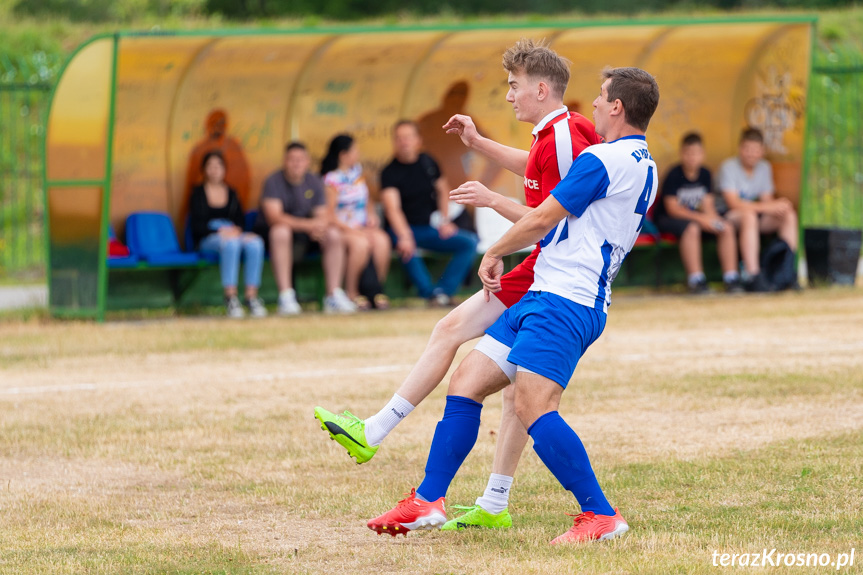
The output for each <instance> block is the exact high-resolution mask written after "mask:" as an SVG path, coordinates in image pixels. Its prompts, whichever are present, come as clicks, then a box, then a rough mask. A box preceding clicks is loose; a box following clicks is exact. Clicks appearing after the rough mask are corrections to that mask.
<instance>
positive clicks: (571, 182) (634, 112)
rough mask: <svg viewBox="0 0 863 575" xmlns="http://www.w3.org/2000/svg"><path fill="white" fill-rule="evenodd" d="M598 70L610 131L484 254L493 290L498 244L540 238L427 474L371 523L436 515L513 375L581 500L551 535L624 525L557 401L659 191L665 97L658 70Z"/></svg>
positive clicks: (529, 416)
mask: <svg viewBox="0 0 863 575" xmlns="http://www.w3.org/2000/svg"><path fill="white" fill-rule="evenodd" d="M603 78H604V81H603V83H602V86H601V89H600V95H599V96H598V97H597V98H596V100H594V102H593V107H594V114H593V117H594V122H595V124H596V132H597V134H599V135H600V136H602V137H603V139H604V140H605V142H606V143H602V144H597V145H593V146H590V147H588V148H586V149H585V150H584V151H583V152H582V153H581V155H579V157H578V158H577V159H576V161H575V162H574V163H573V165H572V168H571V169H570V171H569V173H568V174H567V175H566V177H565V178H564V179H563V180H562V181H561V182H560V184H559V185H558V186H557V187H556V188H555V189H554V190H553V191H552V193H551V196H549V197H548V198H547V199H546V200H545V201H544V202H543V203H542V204H541V205H540V206H539V207H538V208H537V209H535V210H533V211H532V212H530V213H529V214H527V215H525V216H524V217H523V218H521V219H520V220H519V221H518V222H517V223H516V224H515V225H514V226H513V227H512V228H511V229H510V230H509V231H508V232H507V233H506V234H505V235H504V236H503V237H502V238H501V239H500V240H499V241H498V242H497V243H496V244H495V245H493V246H492V247H491V248H490V249H489V250H488V251H487V252H486V254H485V257H484V258H483V261H482V263H481V264H480V272H479V273H480V279H481V280H482V282H483V287H484V289H485V290H486V291H487V292H489V293H495V292H497V291H499V290H500V289H501V287H500V285H501V283H500V279H501V276H502V274H503V263H502V258H503V256H505V255H508V254H510V253H513V252H515V251H517V250H519V249H522V248H524V247H525V246H528V245H530V244H532V243H535V242H537V241H539V242H540V246H541V249H540V253H539V257H538V258H537V262H536V266H535V268H534V274H535V279H534V283H533V285H532V286H531V288H530V291H529V292H528V294H527V295H525V296H524V298H522V300H521V301H519V302H518V303H517V304H515V305H514V306H512V307H511V308H509V309H508V310H507V311H506V312H504V314H503V315H502V316H501V317H500V319H498V320H497V321H496V322H495V323H494V325H492V326H491V327H490V328H489V329H488V330H487V331H486V335H485V337H483V339H482V340H480V342H479V343H478V344H477V346H476V348H475V349H474V350H473V351H472V352H471V353H470V354H469V355H468V356H467V357H466V358H465V360H464V361H463V362H462V364H461V365H460V366H459V368H458V370H457V371H456V373H455V374H454V375H453V377H452V379H451V381H450V385H449V391H448V395H447V404H446V409H445V411H444V416H443V419H442V420H441V421H440V422H439V423H438V425H437V428H436V430H435V434H434V439H433V441H432V446H431V450H430V452H429V458H428V462H427V464H426V474H425V478H424V479H423V481H422V483H421V484H420V486H419V487H418V488H416V490H415V491H414V492H412V494H411V496H410V497H408V498H407V499H404V500H402V501H401V502H399V504H398V505H397V506H396V507H395V508H394V509H392V510H391V511H389V512H387V513H385V514H383V515H381V516H380V517H376V518H374V519H372V520H370V521H369V522H368V526H369V528H370V529H373V530H375V531H377V532H379V533H381V532H389V530H391V529H392V528H393V527H394V526H395V525H398V524H401V525H405V524H406V523H407V524H410V525H411V529H415V528H423V527H424V526H425V525H436V524H437V522H438V521H439V517H437V515H439V514H440V509H442V501H443V498H444V497H445V495H446V491H447V489H448V488H449V485H450V483H451V482H452V479H453V478H454V477H455V474H456V472H457V471H458V468H459V467H460V466H461V464H462V463H463V462H464V459H465V458H466V457H467V455H468V453H469V452H470V451H471V449H472V448H473V445H474V443H475V442H476V438H477V434H478V431H479V423H480V412H481V410H482V402H483V400H484V399H485V398H486V397H488V396H489V395H491V394H493V393H496V392H498V391H500V390H501V389H503V388H505V387H506V386H508V385H510V384H514V386H515V398H516V399H515V410H516V414H517V415H518V418H519V419H520V420H521V422H522V423H523V424H524V426H525V427H526V428H527V430H528V434H529V435H530V437H532V438H533V440H534V446H533V447H534V450H535V451H536V453H537V455H538V456H539V458H540V459H541V460H542V461H543V463H544V464H545V465H546V466H547V467H548V468H549V470H550V471H551V472H552V474H553V475H554V476H555V477H556V478H557V479H558V481H560V483H561V485H563V487H564V488H565V489H566V490H568V491H570V492H571V493H572V494H573V495H574V496H575V498H576V500H577V501H578V504H579V505H580V507H581V513H580V514H578V515H577V516H576V517H575V521H574V525H573V527H572V528H571V529H570V530H568V531H566V532H565V533H563V534H562V535H560V536H559V537H557V538H555V539H554V540H553V541H552V543H554V544H557V543H564V542H573V541H589V540H596V539H598V540H603V539H611V538H613V537H617V536H620V535H622V534H623V533H625V532H626V531H627V530H628V529H629V526H628V525H627V523H626V521H625V520H624V519H623V517H622V516H621V515H620V513H619V512H618V511H617V509H615V508H613V507H612V506H611V504H610V503H609V502H608V499H607V498H606V496H605V494H604V493H603V491H602V489H601V487H600V486H599V482H598V481H597V479H596V476H595V474H594V473H593V469H592V467H591V465H590V460H589V459H588V457H587V452H586V451H585V449H584V446H583V445H582V443H581V440H580V439H579V438H578V436H577V435H576V433H575V432H574V431H573V430H572V428H570V427H569V426H568V425H567V424H566V422H565V421H564V420H563V418H562V417H561V416H560V414H559V413H558V411H557V410H558V406H559V404H560V398H561V395H562V393H563V390H564V389H565V388H566V386H567V383H568V382H569V380H570V378H571V377H572V374H573V373H574V371H575V367H576V365H577V363H578V360H579V359H580V358H581V356H582V355H583V354H584V352H585V351H586V350H587V348H588V347H589V346H590V344H592V343H593V342H594V341H596V339H597V338H598V337H599V336H600V334H601V333H602V331H603V329H604V328H605V322H606V314H607V312H608V306H609V305H610V303H611V284H612V282H613V281H614V278H615V276H616V275H617V272H618V271H619V269H620V265H621V264H622V263H623V260H624V258H625V257H626V255H627V254H628V253H629V252H630V250H632V247H633V245H634V244H635V240H636V238H637V237H638V232H639V231H640V230H641V227H642V225H643V223H644V218H645V214H646V213H647V210H648V209H649V208H650V206H651V205H652V204H653V201H654V200H655V198H656V191H657V170H656V164H655V163H654V161H653V158H652V157H651V156H650V153H649V152H648V149H647V143H646V140H645V131H646V130H647V126H648V124H649V122H650V119H651V117H652V116H653V113H654V112H655V111H656V107H657V105H658V103H659V88H658V86H657V85H656V81H655V80H654V79H653V77H652V76H651V75H650V74H648V73H647V72H645V71H644V70H640V69H638V68H614V69H607V70H605V71H604V72H603Z"/></svg>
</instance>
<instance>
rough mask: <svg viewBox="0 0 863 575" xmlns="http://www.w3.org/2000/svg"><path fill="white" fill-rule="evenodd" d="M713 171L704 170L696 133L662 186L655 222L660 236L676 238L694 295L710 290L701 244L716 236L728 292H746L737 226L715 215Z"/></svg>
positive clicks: (683, 143) (684, 142) (687, 138)
mask: <svg viewBox="0 0 863 575" xmlns="http://www.w3.org/2000/svg"><path fill="white" fill-rule="evenodd" d="M712 186H713V182H712V178H711V175H710V171H709V170H708V169H707V168H705V167H704V145H703V143H702V140H701V136H700V135H699V134H697V133H695V132H692V133H689V134H686V135H685V136H684V137H683V140H682V141H681V144H680V164H678V165H676V166H674V167H673V168H671V171H669V172H668V175H667V176H665V181H664V182H663V183H662V193H661V196H660V201H659V202H658V203H657V208H656V214H655V215H654V222H655V223H656V227H657V228H658V229H659V231H660V232H663V233H668V234H672V235H674V237H676V238H677V239H678V241H679V242H680V243H679V246H680V258H681V260H683V267H684V268H685V269H686V275H687V285H688V287H689V291H690V292H691V293H705V292H707V291H708V290H709V288H708V286H707V278H706V277H705V275H704V263H703V261H702V255H701V240H702V237H704V236H715V237H716V240H717V252H718V255H719V263H720V265H721V266H722V279H723V281H724V282H725V287H726V290H728V291H729V292H740V291H743V287H742V285H741V283H740V276H739V275H738V271H737V265H738V264H737V240H736V237H735V233H734V226H733V225H731V223H730V222H728V221H727V220H725V219H724V218H722V217H721V216H720V215H719V213H718V212H717V211H716V205H715V202H714V198H713V194H712V193H711V189H712Z"/></svg>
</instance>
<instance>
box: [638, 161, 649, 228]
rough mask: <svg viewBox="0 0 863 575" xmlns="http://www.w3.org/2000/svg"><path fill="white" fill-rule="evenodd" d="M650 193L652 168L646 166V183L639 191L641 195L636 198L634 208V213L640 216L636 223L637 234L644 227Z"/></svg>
mask: <svg viewBox="0 0 863 575" xmlns="http://www.w3.org/2000/svg"><path fill="white" fill-rule="evenodd" d="M651 192H653V166H647V181H646V182H644V189H643V190H641V195H640V196H638V205H636V206H635V213H636V214H638V215H639V216H641V221H640V222H639V223H638V232H639V233H640V232H641V228H642V227H644V220H645V219H646V218H647V209H648V208H649V207H650V193H651Z"/></svg>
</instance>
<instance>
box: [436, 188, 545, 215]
mask: <svg viewBox="0 0 863 575" xmlns="http://www.w3.org/2000/svg"><path fill="white" fill-rule="evenodd" d="M449 199H451V200H452V201H454V202H455V203H457V204H462V205H466V206H474V207H476V208H491V209H493V210H494V211H496V212H497V213H499V214H500V215H502V216H503V217H505V218H506V219H508V220H509V221H511V222H513V223H515V222H517V221H518V220H520V219H521V218H522V217H523V216H524V215H525V214H527V213H528V212H530V210H531V209H532V208H529V207H527V206H524V205H522V204H519V203H518V202H514V201H512V200H510V199H509V198H507V197H505V196H503V195H501V194H498V193H497V192H493V191H491V190H489V189H488V188H487V187H485V186H484V185H483V184H482V183H480V182H476V181H471V182H465V183H463V184H462V185H460V186H459V187H457V188H456V189H454V190H452V191H451V192H450V193H449Z"/></svg>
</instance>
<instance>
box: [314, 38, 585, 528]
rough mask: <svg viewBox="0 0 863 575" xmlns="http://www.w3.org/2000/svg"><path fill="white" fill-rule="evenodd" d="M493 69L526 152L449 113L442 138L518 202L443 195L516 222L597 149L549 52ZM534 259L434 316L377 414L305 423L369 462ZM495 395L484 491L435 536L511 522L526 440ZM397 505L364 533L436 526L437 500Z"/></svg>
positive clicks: (320, 413) (323, 415)
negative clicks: (504, 82) (505, 181)
mask: <svg viewBox="0 0 863 575" xmlns="http://www.w3.org/2000/svg"><path fill="white" fill-rule="evenodd" d="M503 67H504V69H505V70H506V71H507V72H508V73H509V77H508V83H509V91H508V92H507V96H506V99H507V101H508V102H509V103H510V104H512V107H513V112H514V113H515V117H516V119H518V120H519V121H522V122H527V123H530V124H533V125H534V129H533V142H532V144H531V148H530V151H529V152H526V151H524V150H520V149H518V148H513V147H509V146H505V145H503V144H500V143H498V142H495V141H493V140H491V139H489V138H485V137H483V136H481V135H480V134H479V133H478V131H477V129H476V126H475V124H474V122H473V120H472V119H471V118H470V117H469V116H465V115H461V114H457V115H455V116H453V117H452V118H450V120H449V121H448V122H447V123H446V124H445V125H444V126H443V128H444V129H445V130H446V131H447V133H450V134H457V135H458V136H459V137H460V138H461V140H462V142H463V143H464V144H465V145H466V146H467V147H468V148H471V149H473V150H476V151H477V152H479V153H481V154H483V155H484V156H486V157H487V158H489V159H490V160H492V161H494V162H497V163H498V164H499V165H501V166H502V167H504V168H506V169H507V170H509V171H511V172H513V173H515V174H517V175H519V176H524V194H525V200H526V205H521V204H518V203H516V202H513V201H511V200H509V199H507V198H506V197H504V196H502V195H500V194H497V193H495V192H493V191H491V190H489V189H488V188H487V187H485V186H484V185H483V184H481V183H480V182H475V181H473V182H466V183H464V184H462V185H461V186H459V187H458V188H457V189H455V190H453V191H452V192H450V198H451V199H452V200H454V201H456V202H458V203H461V204H465V205H472V206H476V207H489V208H492V209H494V210H495V211H496V212H498V213H499V214H500V215H502V216H503V217H505V218H507V219H508V220H510V221H512V222H516V221H518V220H519V219H520V218H521V217H522V216H524V215H525V214H526V213H528V212H529V211H530V210H532V209H533V208H536V207H537V206H538V205H539V204H540V203H541V202H542V201H543V200H544V199H545V198H546V197H547V196H548V195H549V192H551V190H552V189H553V188H554V187H555V186H556V185H557V184H558V183H560V181H561V179H563V177H564V176H565V175H566V174H567V172H568V171H569V168H570V166H571V165H572V162H573V160H574V159H575V158H576V157H577V156H578V154H580V153H581V151H582V150H584V149H585V148H586V147H588V146H591V145H593V144H597V143H599V142H600V138H599V136H597V134H596V132H595V130H594V126H593V124H592V123H591V122H590V120H588V119H587V118H585V117H584V116H582V115H580V114H577V113H574V112H569V111H568V110H567V109H566V107H565V106H564V105H563V97H564V93H565V91H566V86H567V83H568V81H569V68H568V65H567V62H566V61H565V60H564V59H563V58H561V57H560V56H558V55H557V54H556V53H555V52H554V51H552V50H550V49H549V48H548V47H547V46H545V45H543V44H538V43H534V42H533V41H531V40H524V39H523V40H521V41H519V42H518V43H516V44H515V45H514V46H512V47H511V48H509V49H508V50H507V51H506V52H505V53H504V55H503ZM538 254H539V245H537V246H536V247H535V248H534V250H533V251H532V252H531V254H530V255H529V256H528V257H527V258H526V259H525V260H524V261H523V262H522V263H520V264H519V265H518V266H516V267H515V268H514V269H513V270H512V271H510V272H509V273H508V274H506V275H505V276H503V278H502V279H501V290H500V291H498V292H496V293H494V294H490V293H488V294H484V293H483V292H482V291H480V292H478V293H476V294H474V295H473V296H471V297H470V298H469V299H467V300H466V301H465V302H463V303H462V304H461V305H459V306H458V307H457V308H455V309H453V310H452V311H451V312H450V313H449V314H447V315H446V317H444V318H443V319H441V320H440V321H439V322H438V323H437V325H436V326H435V328H434V330H433V331H432V335H431V338H430V340H429V343H428V344H427V346H426V349H425V351H424V352H423V354H422V355H421V356H420V358H419V361H417V363H416V365H415V366H414V368H413V369H412V370H411V372H410V374H409V375H408V377H407V378H406V379H405V381H404V382H403V383H402V385H401V386H400V387H399V389H398V391H397V392H396V394H395V395H394V396H393V398H392V399H391V400H390V401H389V402H388V403H387V404H386V405H385V406H384V407H383V409H381V411H380V412H378V413H377V414H376V415H373V416H372V417H370V418H368V419H366V420H361V419H359V418H358V417H356V416H354V415H352V414H351V413H350V412H347V411H346V412H345V413H344V414H342V415H336V414H334V413H331V412H329V411H327V410H325V409H323V408H320V407H318V408H316V409H315V417H317V418H318V419H319V420H320V422H321V427H322V428H323V429H324V430H326V431H327V432H328V433H329V434H330V436H331V437H332V438H333V439H335V440H336V441H337V442H338V443H339V444H340V445H342V446H343V447H345V449H347V451H348V453H349V454H350V455H351V456H352V457H354V458H356V461H357V463H364V462H366V461H368V460H369V459H371V458H372V457H373V456H374V454H375V453H376V452H377V450H378V447H379V445H380V443H381V442H382V441H383V439H384V438H385V437H386V436H387V434H389V432H390V431H392V429H394V428H395V426H396V425H397V424H398V423H399V422H400V421H401V420H402V419H404V418H405V417H406V416H407V415H408V414H409V413H410V412H411V411H412V410H413V409H414V407H415V406H416V405H418V404H419V403H420V402H421V401H422V400H423V399H425V397H426V396H428V394H429V393H431V392H432V390H434V389H435V387H437V385H438V384H439V383H440V382H441V380H443V378H444V376H445V375H446V372H447V371H448V369H449V366H450V365H451V364H452V361H453V359H454V358H455V354H456V352H457V351H458V348H459V346H461V344H463V343H465V342H467V341H469V340H471V339H475V338H477V337H480V336H481V335H482V334H483V333H484V332H485V330H486V329H488V328H489V327H490V326H491V325H492V324H493V323H494V322H495V320H497V318H498V317H500V316H501V315H502V314H503V312H504V311H505V310H506V309H507V308H509V307H511V306H512V305H514V304H515V303H516V302H518V301H519V300H520V299H521V298H522V296H524V295H525V293H527V291H528V288H529V287H530V286H531V284H532V283H533V266H534V263H535V262H536V257H537V255H538ZM503 397H504V400H503V414H502V418H501V427H500V432H499V436H498V441H497V448H496V451H495V457H494V462H493V464H492V474H491V477H490V478H489V483H488V486H487V487H486V490H485V493H484V494H483V495H482V497H480V498H479V499H477V502H476V504H475V505H474V506H472V507H470V508H468V510H467V513H465V514H464V515H463V516H461V517H458V518H456V519H453V520H451V521H449V522H447V523H446V525H444V526H443V527H444V528H445V529H463V528H465V527H468V526H471V527H498V528H502V527H509V526H511V525H512V520H511V518H510V515H509V512H508V510H507V506H508V499H509V491H510V487H511V485H512V478H513V475H514V474H515V469H516V467H517V465H518V461H519V458H520V457H521V453H522V451H523V450H524V447H525V445H526V444H527V437H528V436H527V432H526V430H525V428H524V426H523V425H522V424H521V422H520V421H519V420H518V418H517V417H516V414H515V411H514V409H513V405H514V402H513V399H514V398H513V396H512V392H511V390H510V389H507V390H505V391H504V393H503ZM404 502H405V503H404V511H406V512H407V513H408V515H405V516H404V517H396V518H394V519H393V518H389V519H387V520H385V521H384V522H378V523H380V524H375V525H372V523H373V522H374V521H375V520H372V521H370V522H369V527H371V528H372V529H375V530H377V531H379V532H389V533H393V534H395V533H405V532H406V531H409V530H412V529H416V528H433V527H441V525H442V524H443V523H444V521H446V514H445V512H444V509H443V504H442V500H441V501H440V502H437V503H427V502H421V501H420V500H418V499H416V498H415V497H414V495H413V494H412V495H411V497H409V498H408V499H405V500H404ZM421 503H424V504H425V506H429V505H431V506H433V507H435V508H434V509H430V511H429V513H428V514H426V516H425V518H424V519H421V520H419V521H414V520H411V519H412V518H411V517H410V513H411V507H417V506H418V504H421ZM419 506H420V507H422V505H419ZM438 507H439V509H438ZM394 511H396V510H394ZM382 517H383V516H382ZM379 519H380V518H379ZM384 523H386V524H384Z"/></svg>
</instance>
